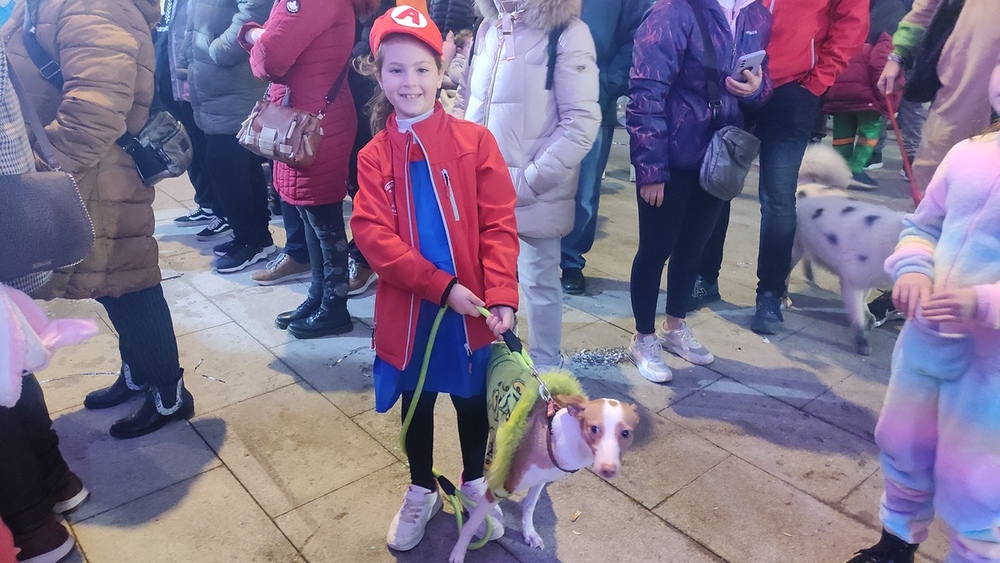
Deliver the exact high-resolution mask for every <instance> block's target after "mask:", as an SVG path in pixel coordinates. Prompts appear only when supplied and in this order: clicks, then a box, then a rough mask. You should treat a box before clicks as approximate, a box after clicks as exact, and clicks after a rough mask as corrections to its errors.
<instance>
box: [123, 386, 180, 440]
mask: <svg viewBox="0 0 1000 563" xmlns="http://www.w3.org/2000/svg"><path fill="white" fill-rule="evenodd" d="M181 375H183V370H181ZM192 416H194V397H192V396H191V393H188V390H187V389H185V388H184V380H183V379H180V380H178V381H177V383H176V385H168V386H164V387H156V386H150V387H149V389H148V390H147V391H146V400H145V401H144V402H143V403H142V406H141V407H139V410H137V411H135V412H134V413H132V414H131V415H129V416H128V417H126V418H123V419H121V420H119V421H118V422H116V423H114V424H112V425H111V435H112V436H114V437H115V438H119V439H127V438H138V437H139V436H145V435H146V434H149V433H151V432H155V431H157V430H159V429H160V428H162V427H163V426H164V425H165V424H167V423H168V422H171V421H174V420H184V419H187V418H191V417H192Z"/></svg>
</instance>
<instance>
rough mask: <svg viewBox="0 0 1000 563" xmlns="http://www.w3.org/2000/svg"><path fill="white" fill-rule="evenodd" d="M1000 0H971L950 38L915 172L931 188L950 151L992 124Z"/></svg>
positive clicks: (921, 183) (942, 55) (921, 182)
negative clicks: (991, 78) (990, 88)
mask: <svg viewBox="0 0 1000 563" xmlns="http://www.w3.org/2000/svg"><path fill="white" fill-rule="evenodd" d="M998 21H1000V2H989V1H988V0H979V1H971V2H968V4H967V5H966V6H965V7H964V8H963V9H962V12H961V14H960V15H959V17H958V21H957V22H956V23H955V29H954V30H953V31H952V33H951V35H950V36H949V37H948V41H947V43H945V46H944V50H943V51H942V52H941V59H940V61H938V66H937V71H938V77H939V79H940V80H941V84H942V86H941V89H940V90H938V92H937V95H936V96H935V98H934V102H933V103H932V104H931V109H930V112H929V113H928V115H927V122H926V123H925V124H924V130H923V136H922V138H921V141H920V148H919V149H918V150H917V156H916V158H915V159H914V161H913V175H914V176H915V180H916V182H917V185H918V186H920V187H921V189H927V184H928V183H930V180H931V177H932V176H933V175H934V171H935V170H937V167H938V165H939V164H940V163H941V160H942V159H943V158H944V156H945V154H947V153H948V151H949V150H951V148H952V147H953V146H955V145H956V144H957V143H958V142H959V141H961V140H963V139H967V138H969V137H971V136H973V135H975V134H976V133H978V132H980V131H982V130H983V129H985V128H986V126H987V125H989V120H990V113H991V109H990V103H989V95H988V92H987V90H988V84H989V76H990V73H991V72H992V70H993V67H994V66H995V65H996V62H997V45H1000V26H998V25H997V23H996V22H998Z"/></svg>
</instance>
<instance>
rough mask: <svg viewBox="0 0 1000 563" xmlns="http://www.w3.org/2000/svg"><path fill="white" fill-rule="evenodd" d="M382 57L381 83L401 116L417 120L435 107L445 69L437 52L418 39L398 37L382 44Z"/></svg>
mask: <svg viewBox="0 0 1000 563" xmlns="http://www.w3.org/2000/svg"><path fill="white" fill-rule="evenodd" d="M378 56H379V58H380V59H381V60H382V68H381V70H380V71H379V73H378V82H379V85H380V86H381V87H382V91H383V92H385V97H386V98H387V99H388V100H389V103H390V104H392V107H393V108H395V110H396V114H397V115H398V116H400V117H403V118H412V117H417V116H420V115H423V114H425V113H427V112H429V111H430V110H431V109H433V108H434V102H436V101H437V91H438V89H439V88H440V87H441V81H442V80H443V79H444V70H443V69H442V68H441V65H440V59H439V58H438V57H436V56H435V53H434V52H433V51H431V50H430V49H429V48H428V47H427V46H426V45H424V43H423V42H421V41H420V40H418V39H415V38H413V37H410V36H409V35H404V34H397V35H391V36H389V37H388V38H386V40H385V41H383V42H382V45H381V46H379V52H378Z"/></svg>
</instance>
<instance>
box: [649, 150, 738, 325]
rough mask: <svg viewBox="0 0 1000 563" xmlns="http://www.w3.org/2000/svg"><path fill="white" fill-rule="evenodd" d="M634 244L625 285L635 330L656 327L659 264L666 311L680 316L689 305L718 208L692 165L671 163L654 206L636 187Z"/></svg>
mask: <svg viewBox="0 0 1000 563" xmlns="http://www.w3.org/2000/svg"><path fill="white" fill-rule="evenodd" d="M636 199H637V200H638V205H639V249H638V250H637V251H636V253H635V259H634V260H633V261H632V277H631V279H630V280H629V289H630V292H631V296H632V315H633V316H635V329H636V331H637V332H639V333H640V334H652V333H653V332H655V331H656V300H657V298H658V297H659V293H660V279H661V278H662V277H663V264H664V263H665V262H666V261H667V259H670V264H669V265H668V266H667V314H668V315H670V316H672V317H677V318H681V319H683V318H684V317H685V315H686V314H687V311H688V309H689V308H690V305H691V291H692V290H693V289H694V282H695V278H697V276H698V265H699V264H700V263H701V253H702V250H703V249H704V247H705V241H706V240H708V237H709V235H711V233H712V229H713V228H714V226H715V224H716V220H717V219H718V216H719V210H720V209H722V203H723V202H722V200H721V199H718V198H716V197H712V196H710V195H708V193H706V192H705V190H703V189H701V186H700V185H699V182H698V171H697V170H677V169H675V168H671V169H670V181H669V182H667V184H666V186H665V187H664V194H663V204H662V205H660V206H659V207H653V206H652V205H650V204H648V203H646V200H644V199H642V196H640V195H639V192H638V190H636Z"/></svg>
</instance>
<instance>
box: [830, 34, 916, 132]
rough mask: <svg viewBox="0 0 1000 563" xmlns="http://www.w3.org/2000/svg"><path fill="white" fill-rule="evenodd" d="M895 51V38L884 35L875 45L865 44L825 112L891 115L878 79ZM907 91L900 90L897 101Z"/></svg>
mask: <svg viewBox="0 0 1000 563" xmlns="http://www.w3.org/2000/svg"><path fill="white" fill-rule="evenodd" d="M891 52H892V37H890V36H889V34H888V33H883V34H882V35H881V36H879V38H878V42H877V43H876V44H875V45H870V44H868V43H865V44H864V45H862V46H861V49H858V52H857V53H856V54H855V55H854V57H853V58H851V62H850V64H848V65H847V69H845V70H844V72H842V73H840V76H838V77H837V81H836V82H834V84H833V87H832V88H830V91H829V92H827V93H826V97H825V98H824V99H823V112H824V113H854V112H857V111H877V112H879V113H881V114H882V115H884V116H888V115H889V108H888V105H887V104H886V101H885V96H884V95H883V94H882V92H881V91H880V90H879V89H878V79H879V77H880V76H881V75H882V70H883V69H884V68H885V63H886V61H887V60H888V57H889V53H891ZM902 91H903V89H902V88H898V89H897V91H896V93H894V94H893V96H894V98H893V100H894V101H895V102H896V104H897V105H898V104H899V96H900V94H901V93H902Z"/></svg>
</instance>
